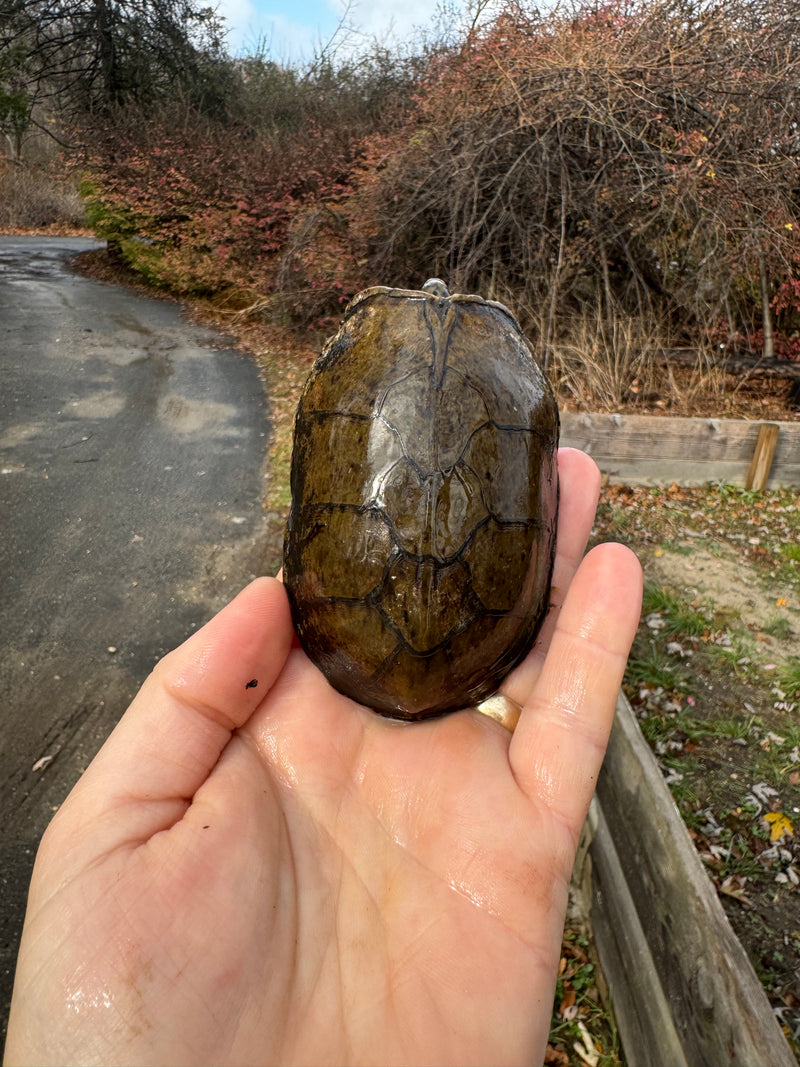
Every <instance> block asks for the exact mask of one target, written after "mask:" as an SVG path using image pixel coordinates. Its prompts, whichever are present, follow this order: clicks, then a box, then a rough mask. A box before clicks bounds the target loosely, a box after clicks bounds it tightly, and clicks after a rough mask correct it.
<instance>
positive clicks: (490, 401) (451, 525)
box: [283, 278, 559, 721]
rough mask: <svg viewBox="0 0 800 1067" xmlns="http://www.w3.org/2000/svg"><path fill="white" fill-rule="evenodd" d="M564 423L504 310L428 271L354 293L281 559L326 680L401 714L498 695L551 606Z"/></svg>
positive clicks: (311, 430) (299, 620)
mask: <svg viewBox="0 0 800 1067" xmlns="http://www.w3.org/2000/svg"><path fill="white" fill-rule="evenodd" d="M558 432H559V416H558V407H557V404H556V401H555V398H554V396H553V392H552V389H551V387H550V385H549V383H548V381H547V377H546V374H545V373H544V371H543V369H542V367H541V366H540V364H539V362H538V361H537V359H536V356H535V354H534V350H533V348H532V346H531V344H530V343H529V342H528V341H527V340H526V338H525V337H524V335H523V333H522V330H521V328H520V326H519V323H518V322H517V320H516V318H515V317H514V315H513V314H512V313H511V312H510V311H509V310H508V308H506V307H505V306H504V305H503V304H501V303H498V302H496V301H494V300H489V299H484V298H482V297H480V296H476V295H467V294H458V293H454V294H453V295H451V294H450V292H449V291H448V288H447V286H446V284H445V283H444V282H443V281H442V280H441V279H438V278H433V279H430V280H429V281H428V282H426V283H425V284H424V285H423V286H422V288H421V289H418V290H414V289H399V288H390V287H386V286H374V287H372V288H369V289H365V290H364V291H363V292H360V293H359V294H358V295H357V296H355V297H354V298H353V299H352V300H351V301H350V303H349V304H348V306H347V308H346V309H345V312H344V317H343V319H342V322H341V325H340V328H339V330H338V332H337V333H336V334H335V336H334V337H332V338H331V339H330V340H329V341H328V342H327V343H326V345H325V346H324V348H323V351H322V353H321V355H320V356H319V358H318V359H317V360H316V362H315V364H314V366H313V368H312V371H311V374H310V376H309V379H308V381H307V383H306V385H305V387H304V389H303V392H302V396H301V398H300V402H299V404H298V408H297V412H296V416H295V427H294V444H293V452H292V466H291V493H292V502H291V508H290V513H289V518H288V523H287V527H286V534H285V539H284V564H283V580H284V583H285V586H286V590H287V593H288V597H289V602H290V605H291V611H292V618H293V622H294V626H295V629H296V631H297V635H298V637H299V639H300V643H301V645H302V646H303V648H304V649H305V651H306V652H307V654H308V656H309V657H310V659H311V660H312V661H313V662H314V663H315V664H316V665H317V666H318V667H319V668H320V669H321V670H322V672H323V673H324V674H325V676H326V677H327V679H328V681H329V682H330V683H331V684H332V685H333V686H334V687H335V688H336V689H338V690H339V691H340V692H341V693H344V694H345V695H346V696H349V697H352V698H353V699H355V700H357V701H359V702H360V703H362V704H366V705H367V706H369V707H371V708H373V709H374V710H375V711H377V712H379V713H381V714H383V715H386V716H390V717H393V718H396V719H404V720H408V721H417V720H423V719H427V718H430V717H432V716H437V715H443V714H445V713H447V712H451V711H456V710H458V709H460V708H464V707H469V706H472V705H474V704H476V703H478V702H479V701H481V700H482V699H483V698H485V697H486V696H488V695H490V694H492V693H494V692H496V690H497V687H498V685H499V684H500V682H501V680H502V679H503V678H504V677H505V675H506V674H507V673H508V672H509V671H510V670H511V669H512V668H513V667H514V666H516V665H517V663H519V662H520V660H521V659H522V658H523V657H524V655H525V654H526V653H527V651H528V650H529V648H530V647H531V645H532V643H533V640H534V638H535V636H536V634H537V632H538V630H539V628H540V626H541V623H542V621H543V619H544V616H545V614H546V613H547V609H548V605H549V599H550V583H551V575H552V567H553V559H554V554H555V534H556V519H557V513H558V475H557V468H556V450H557V446H558Z"/></svg>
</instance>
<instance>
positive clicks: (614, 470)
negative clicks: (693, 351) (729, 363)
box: [561, 411, 800, 489]
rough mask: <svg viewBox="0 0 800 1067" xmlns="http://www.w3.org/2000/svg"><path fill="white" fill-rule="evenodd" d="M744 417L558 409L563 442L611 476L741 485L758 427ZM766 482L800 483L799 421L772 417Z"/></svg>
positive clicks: (637, 481) (641, 481)
mask: <svg viewBox="0 0 800 1067" xmlns="http://www.w3.org/2000/svg"><path fill="white" fill-rule="evenodd" d="M762 425H764V423H760V422H749V421H745V420H743V419H678V418H668V417H664V418H660V417H657V416H647V415H599V414H586V413H583V412H574V411H565V412H562V413H561V444H562V445H572V446H573V447H574V448H580V449H582V450H583V451H584V452H588V453H589V455H590V456H592V457H593V458H594V460H595V462H596V463H597V465H598V466H599V467H600V470H601V471H602V472H603V473H604V474H606V475H607V476H608V478H609V480H610V481H611V482H622V483H624V484H627V485H670V484H671V483H672V482H677V483H678V484H679V485H704V484H705V483H706V482H726V483H729V484H731V485H742V486H743V485H745V484H746V482H747V476H748V472H749V471H750V464H751V461H752V459H753V456H754V453H755V450H756V444H757V442H758V437H759V430H760V428H761V426H762ZM773 425H775V426H777V427H778V434H777V441H776V443H775V452H774V455H773V457H772V462H771V469H770V472H769V477H768V480H767V482H766V485H767V487H768V488H771V489H774V488H777V487H779V486H800V422H776V423H774V424H773Z"/></svg>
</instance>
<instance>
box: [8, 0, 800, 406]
mask: <svg viewBox="0 0 800 1067" xmlns="http://www.w3.org/2000/svg"><path fill="white" fill-rule="evenodd" d="M3 2H5V3H9V2H12V0H3ZM137 2H138V3H140V5H141V6H142V7H143V10H144V8H147V7H148V4H149V5H150V6H151V7H152V8H153V12H154V15H153V19H154V21H153V27H154V28H151V29H150V30H148V32H149V33H151V35H152V34H156V33H157V32H158V33H160V32H161V30H159V29H158V27H159V26H160V25H161V23H159V22H158V20H157V19H156V18H155V15H158V17H159V18H161V17H162V16H163V15H164V12H165V11H166V10H167V9H168V7H169V0H137ZM36 4H38V5H39V6H40V7H42V8H43V10H45V9H46V11H47V12H50V15H51V16H53V17H55V16H54V15H53V12H52V11H50V9H51V8H53V11H55V8H54V7H53V5H52V4H50V3H49V0H36ZM34 6H35V5H34ZM67 6H68V5H67ZM101 6H102V5H101ZM197 17H198V18H199V16H197ZM53 25H57V23H53ZM76 25H77V26H78V30H79V31H80V32H78V31H76V29H75V26H76ZM69 27H70V29H69V32H70V33H71V34H72V35H73V38H76V39H78V40H80V41H81V47H82V49H83V50H82V51H81V52H80V56H81V57H82V58H81V64H82V65H79V69H80V70H83V69H85V70H86V71H87V72H88V73H87V75H86V77H87V78H88V77H89V74H91V79H90V84H89V83H88V82H87V85H86V86H84V85H83V83H82V82H81V81H80V78H79V77H77V78H76V77H74V76H73V74H74V64H73V66H72V67H69V65H67V67H66V68H65V69H66V70H67V74H64V73H63V72H61V73H60V74H59V77H60V78H61V81H58V78H56V80H55V82H54V85H55V86H56V88H54V89H53V93H54V98H55V99H58V100H60V101H62V102H64V108H65V110H64V112H63V115H64V116H66V115H68V116H69V121H70V126H69V141H70V143H72V144H74V145H80V150H79V151H75V150H73V151H72V152H70V153H68V160H69V162H70V164H71V166H72V168H73V173H74V174H75V176H76V179H79V180H80V181H81V182H82V189H83V193H84V196H85V197H86V200H87V204H88V209H89V218H90V221H91V223H92V224H93V225H94V226H95V227H96V229H97V231H98V232H99V233H100V234H101V235H104V236H106V237H107V238H108V239H109V242H110V246H111V248H112V250H113V251H114V252H115V253H116V254H118V255H119V256H120V257H122V258H123V259H124V261H125V262H126V263H127V264H128V265H129V266H131V267H133V268H134V269H135V270H136V271H138V272H139V273H140V274H141V275H142V276H143V277H144V278H145V279H146V280H147V281H149V282H150V283H151V284H155V285H159V286H162V287H165V288H168V289H170V290H172V291H175V292H178V293H182V294H186V295H193V296H202V297H206V298H209V299H211V300H213V302H214V303H215V304H216V306H217V307H219V308H221V309H223V310H227V311H228V312H231V313H237V314H240V315H241V314H248V315H250V316H251V317H255V318H266V319H268V320H270V321H271V322H273V323H282V324H285V325H288V326H293V327H300V328H302V329H307V328H308V327H309V326H310V327H312V328H318V329H321V330H325V329H328V328H329V327H330V326H331V325H332V324H333V323H334V322H335V320H336V319H337V318H338V316H339V314H340V312H341V310H342V306H343V304H344V302H346V300H347V299H348V298H349V297H350V296H351V295H352V294H353V293H354V292H356V291H357V290H358V289H360V288H363V287H365V286H367V285H372V284H376V283H379V282H384V283H386V284H395V285H400V286H405V287H408V286H416V285H419V284H420V283H421V282H422V281H423V280H424V279H425V278H426V277H428V276H430V275H433V274H439V275H441V276H443V277H445V278H446V279H447V280H448V281H449V283H450V285H451V288H454V289H457V290H462V291H463V290H470V291H476V292H481V293H483V294H485V295H487V296H490V297H494V298H496V299H500V300H502V301H504V302H506V303H507V304H509V306H510V307H511V308H512V309H513V310H514V311H515V312H516V314H517V315H518V316H519V318H520V319H521V321H522V325H523V327H524V328H525V330H526V331H527V332H528V333H529V334H530V335H531V337H532V338H533V340H534V341H535V343H536V344H537V346H538V348H539V351H540V352H541V354H542V356H543V358H544V359H545V360H546V361H547V362H548V364H549V365H550V368H551V371H552V375H553V377H554V379H555V380H556V381H557V383H558V385H559V389H560V393H561V396H562V398H563V399H564V400H565V401H566V402H568V403H569V402H573V403H576V404H581V405H583V404H588V405H589V406H593V407H600V408H606V409H619V408H620V407H623V406H630V405H634V406H636V405H642V404H647V403H652V402H654V401H657V400H658V399H659V398H661V399H662V400H663V401H664V406H665V407H667V408H670V407H673V408H674V407H676V405H677V407H678V408H679V409H681V410H685V408H686V406H687V404H689V405H690V404H691V403H692V397H693V395H695V394H699V393H704V394H706V395H707V394H708V392H709V391H710V393H711V394H712V396H716V397H717V398H718V399H719V400H720V403H721V404H723V405H724V399H723V398H724V396H725V394H726V393H728V392H729V386H730V380H729V379H728V378H727V377H726V371H725V367H724V362H725V359H726V358H729V357H730V356H731V355H732V354H733V355H737V356H741V355H742V354H744V355H745V356H746V357H752V358H756V357H758V358H760V357H764V358H765V359H767V360H769V359H771V358H772V357H773V356H777V357H779V358H782V359H786V360H795V359H796V358H797V356H798V354H800V277H798V276H800V246H799V245H798V241H799V240H800V211H799V210H798V193H799V192H800V183H798V174H799V172H798V161H799V160H800V130H799V129H798V125H797V122H798V89H797V86H798V84H799V80H798V74H799V73H800V33H798V28H799V27H800V2H799V0H780V2H778V3H776V2H774V0H733V2H732V3H727V4H724V5H722V4H716V3H712V2H709V0H611V2H608V3H597V2H590V0H575V2H567V3H564V4H559V5H557V6H556V8H555V9H554V10H551V11H549V12H547V13H542V12H540V11H539V10H538V9H537V8H535V7H534V6H533V5H531V4H528V3H524V2H521V0H507V2H505V3H504V4H503V5H502V7H501V9H500V11H499V14H498V15H497V16H496V17H495V18H494V19H492V20H491V21H484V22H480V21H477V22H475V23H473V24H470V25H468V26H466V27H465V28H464V29H463V30H462V31H460V32H450V33H449V35H442V36H441V37H440V38H439V39H438V40H437V39H434V38H431V39H429V40H428V41H426V42H423V43H422V44H421V45H420V46H419V49H418V51H417V53H415V54H406V55H402V56H401V55H398V54H396V53H389V52H387V51H386V50H385V49H382V48H380V47H378V46H376V47H375V48H374V49H373V50H372V51H370V52H362V53H361V54H359V55H358V56H355V57H354V56H353V55H352V54H351V55H350V58H349V59H346V60H342V59H337V58H336V57H335V56H334V55H325V54H323V55H321V56H317V57H316V58H315V59H314V60H313V61H312V62H311V63H309V64H307V65H306V66H304V67H297V68H291V67H287V66H285V65H281V64H279V63H276V62H275V61H273V60H272V59H270V58H269V57H268V56H265V55H263V54H261V55H252V56H249V57H245V58H240V59H236V60H233V59H231V58H229V57H225V56H224V55H221V54H220V53H219V49H218V47H217V45H216V44H214V43H213V41H211V40H210V38H209V37H208V32H207V30H206V29H204V30H203V33H204V34H205V37H204V38H203V40H204V41H205V42H206V43H205V45H204V46H203V47H204V48H205V51H203V50H202V49H199V47H194V46H193V49H191V48H190V49H188V51H187V50H184V52H182V53H181V65H180V66H179V67H178V68H176V70H175V72H174V76H173V78H172V81H170V80H169V79H168V78H165V77H164V71H163V70H161V69H160V68H159V69H158V70H157V71H155V72H154V71H152V70H151V69H150V66H147V73H148V79H150V81H149V82H148V85H151V86H153V85H154V86H156V87H157V88H158V92H157V93H156V92H155V91H150V90H148V91H147V92H145V88H144V87H143V86H142V85H141V84H140V82H141V78H140V74H141V72H140V71H139V70H138V67H136V68H135V69H133V70H130V69H128V68H127V67H125V68H124V69H121V70H117V69H116V68H108V69H106V67H104V66H103V63H104V62H106V58H105V52H104V51H103V48H104V47H105V45H104V42H103V41H102V40H101V41H100V42H99V44H98V46H97V48H95V49H94V51H93V50H92V47H90V44H91V40H90V42H89V45H87V43H86V39H85V37H86V34H88V33H89V32H90V30H91V27H89V28H88V29H87V28H86V27H83V24H82V23H75V22H74V20H73V22H71V23H70V24H69ZM118 32H119V33H120V34H122V35H123V36H124V35H125V34H127V35H128V37H130V34H131V33H135V32H139V30H138V29H136V30H135V31H134V30H133V29H131V28H130V27H127V28H126V25H121V27H120V28H119V30H118ZM170 32H172V30H170ZM81 35H83V36H81ZM124 40H125V41H127V43H128V45H130V41H129V40H128V38H127V37H125V38H124ZM158 40H160V38H158ZM1 45H2V41H0V46H1ZM48 47H49V46H48ZM119 51H120V54H121V55H130V54H132V53H131V50H130V48H128V51H127V52H126V51H125V50H124V49H122V48H120V49H119ZM63 52H64V50H63V48H62V49H61V51H56V52H53V51H52V49H51V51H50V52H47V56H48V57H51V58H49V59H48V62H50V64H51V66H52V65H53V60H52V56H53V55H56V56H58V57H61V56H63ZM0 53H2V47H0ZM154 54H155V53H154ZM342 54H343V53H340V55H342ZM1 61H2V55H1V54H0V82H2V76H3V71H2V62H1ZM9 62H10V61H9ZM148 62H150V61H148ZM152 62H154V63H156V64H157V63H158V62H161V63H163V62H166V60H163V59H161V60H158V59H153V60H152ZM6 65H7V66H8V62H7V64H6ZM151 65H152V64H151ZM37 69H38V68H37ZM70 72H73V73H70ZM101 75H102V77H101ZM68 76H69V77H71V78H72V81H71V82H69V81H68V80H66V81H65V79H66V78H68ZM53 77H55V76H53ZM137 77H139V78H140V80H139V81H137V80H136V78H137ZM37 78H38V80H37V81H36V83H35V84H36V89H37V92H39V93H40V95H41V86H42V76H37ZM46 81H47V80H46V78H45V83H46ZM65 85H66V86H67V88H65V87H64V86H65ZM170 85H172V86H173V90H172V92H170V90H169V86H170ZM104 86H105V87H106V88H105V92H106V96H105V97H103V95H102V92H103V91H104V90H103V87H104ZM0 88H1V86H0ZM56 89H57V92H56ZM112 89H113V92H112ZM90 90H91V92H90ZM87 94H89V95H87ZM92 94H93V95H92ZM6 97H7V100H11V99H12V97H11V96H10V95H9V94H8V93H7V94H6ZM14 99H17V98H16V97H14ZM87 100H91V106H88V105H87V104H86V101H87ZM67 103H68V104H69V107H67ZM8 107H9V108H10V107H11V105H8ZM7 110H8V108H7ZM12 111H13V109H12ZM12 111H8V114H9V115H10V114H12ZM0 112H2V95H1V94H0ZM0 121H2V114H0ZM65 129H66V127H65ZM676 348H677V349H681V350H683V351H684V352H686V351H687V350H688V351H690V352H691V353H693V356H694V358H695V367H694V375H693V376H692V375H687V374H682V375H679V376H676V375H675V374H674V373H673V372H672V371H671V370H670V369H669V368H665V366H664V361H663V358H662V356H663V353H664V351H665V350H668V351H669V350H674V349H676ZM728 369H729V370H730V369H731V368H728ZM740 369H741V368H740V367H736V368H733V373H734V374H735V375H739V374H740Z"/></svg>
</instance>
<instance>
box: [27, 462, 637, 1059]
mask: <svg viewBox="0 0 800 1067" xmlns="http://www.w3.org/2000/svg"><path fill="white" fill-rule="evenodd" d="M560 473H561V486H562V506H561V512H560V516H559V544H558V558H557V563H556V571H555V575H554V597H553V599H554V602H555V604H554V607H553V609H552V611H551V613H550V615H549V616H548V619H547V622H546V624H545V627H544V630H543V632H542V634H541V635H540V638H539V640H538V641H537V645H536V647H535V649H534V650H533V651H532V653H531V654H530V655H529V657H528V659H527V660H526V661H525V662H524V663H523V664H522V665H521V666H520V667H519V668H518V669H517V671H515V672H514V674H512V675H511V676H510V677H509V679H507V682H506V684H505V685H504V689H505V690H506V691H507V692H508V693H509V695H512V696H513V697H514V699H516V700H517V701H518V702H519V703H520V704H522V705H523V707H524V710H523V713H522V716H521V719H520V722H519V725H518V727H517V729H516V731H515V733H514V734H513V736H512V735H510V734H509V733H508V731H506V730H505V729H504V728H503V727H502V726H500V725H498V724H497V723H495V722H494V721H492V720H491V719H489V718H487V717H485V716H483V715H480V714H479V713H477V712H475V711H465V712H459V713H457V714H455V715H450V716H446V717H444V718H442V719H437V720H434V721H429V722H425V723H419V724H401V723H396V722H392V721H389V720H386V719H383V718H380V717H379V716H377V715H375V714H374V713H373V712H371V711H369V710H367V709H366V708H363V707H361V706H360V705H358V704H356V703H354V702H353V701H351V700H349V699H347V698H345V697H343V696H341V695H339V694H338V693H336V692H335V691H333V690H332V689H331V688H330V687H329V686H328V684H327V682H326V681H325V679H324V678H323V677H322V675H321V674H320V673H319V672H318V671H317V670H316V668H314V667H313V666H312V665H311V664H310V662H309V661H308V660H307V658H306V657H305V655H304V653H303V652H302V650H301V649H300V648H298V647H297V646H296V644H293V643H292V636H293V635H292V629H291V622H290V617H289V612H288V607H287V603H286V597H285V594H284V591H283V588H282V586H281V585H280V583H279V582H277V581H275V580H274V579H260V580H259V581H257V582H255V583H253V584H252V585H251V586H249V587H248V588H247V589H246V590H245V591H244V592H243V593H241V594H240V595H239V597H237V598H236V600H234V601H233V602H232V603H231V604H230V605H228V607H227V608H225V609H224V610H223V611H222V612H221V613H220V614H219V615H218V616H217V617H216V618H215V619H213V620H212V621H211V622H210V623H209V624H208V625H207V626H206V627H205V628H204V629H203V630H202V631H200V632H199V633H198V634H196V635H195V636H194V637H192V638H191V639H190V640H189V641H188V642H187V643H186V644H185V645H183V646H182V647H181V648H180V649H178V650H177V651H176V652H174V653H172V654H171V655H170V656H168V657H166V658H165V659H164V660H163V661H162V662H161V664H159V666H158V667H157V668H156V670H155V672H154V673H153V675H152V676H151V678H150V679H148V681H147V682H146V683H145V685H144V687H143V688H142V690H141V692H140V693H139V695H138V696H137V698H136V700H135V701H134V703H133V704H132V705H131V708H130V709H129V711H128V712H127V714H126V715H125V716H124V717H123V719H122V720H121V722H120V724H119V726H118V727H117V729H116V730H115V731H114V733H113V734H112V736H111V737H110V738H109V740H108V742H107V743H106V745H105V746H104V748H103V749H102V750H101V752H100V753H99V755H98V756H97V758H96V759H95V761H94V762H93V764H92V765H91V767H90V768H89V770H88V771H87V772H86V774H85V775H84V776H83V778H82V779H81V781H80V782H79V783H78V785H77V786H76V788H75V789H74V790H73V792H72V794H71V795H70V797H69V798H68V799H67V801H66V802H65V803H64V805H63V806H62V808H61V809H60V811H59V812H58V814H57V816H56V818H55V819H54V820H53V823H52V824H51V826H50V828H49V829H48V831H47V833H46V835H45V837H44V839H43V842H42V846H41V849H40V852H39V856H38V858H37V863H36V869H35V872H34V878H33V883H32V887H31V895H30V900H29V908H28V915H27V918H26V925H25V930H24V934H23V943H22V948H21V952H20V961H19V966H18V972H17V980H16V985H15V991H14V1001H13V1004H12V1013H11V1019H10V1025H9V1037H8V1043H7V1049H6V1055H7V1061H8V1062H9V1063H16V1062H35V1063H45V1062H68V1063H88V1062H99V1063H107V1064H110V1063H133V1062H135V1063H150V1062H155V1063H170V1064H178V1063H214V1064H221V1063H237V1064H238V1063H281V1064H290V1063H309V1064H312V1063H313V1064H322V1063H372V1064H375V1063H387V1064H388V1063H414V1064H422V1063H481V1062H487V1063H509V1064H510V1063H516V1062H519V1063H529V1064H530V1063H535V1062H537V1058H538V1059H539V1060H540V1059H541V1055H542V1051H543V1049H544V1045H545V1042H546V1038H547V1028H548V1024H549V1018H550V1007H551V1004H552V995H553V984H554V981H555V969H556V964H557V961H558V954H559V946H560V938H561V929H562V924H563V916H564V909H565V906H566V893H567V884H568V881H569V876H570V872H571V868H572V862H573V858H574V853H575V848H576V844H577V839H578V835H579V832H580V828H581V825H582V821H583V818H584V816H585V812H586V809H587V806H588V803H589V800H590V797H591V794H592V790H593V788H594V782H595V780H596V776H597V773H598V770H599V766H600V762H601V760H602V755H603V751H604V748H605V743H606V740H607V735H608V731H609V728H610V723H611V718H612V714H613V706H614V700H615V696H616V692H617V689H618V687H619V682H620V678H621V674H622V670H623V667H624V662H625V657H626V655H627V652H628V649H629V645H630V641H631V639H632V636H633V631H634V629H635V626H636V621H637V619H638V611H639V603H640V572H639V568H638V564H637V563H636V561H635V559H634V558H633V557H632V556H631V555H630V553H628V552H627V550H625V549H623V548H621V546H618V545H604V546H600V547H599V548H597V549H595V550H594V551H593V552H591V553H590V554H589V555H588V556H587V557H586V559H585V560H584V561H583V563H582V564H581V566H580V568H579V570H578V572H577V574H576V575H575V577H574V578H573V573H574V571H575V567H576V566H577V563H578V560H579V558H580V556H581V554H582V552H583V549H584V545H585V541H586V537H587V534H588V530H589V527H590V525H591V519H592V515H593V513H594V507H595V503H596V494H597V484H598V479H597V472H596V468H594V465H593V464H592V463H591V461H590V460H588V459H587V458H586V457H585V456H583V455H582V454H581V453H576V452H573V451H571V450H563V451H562V453H561V456H560ZM568 587H569V591H568V593H567V589H568ZM565 594H566V597H565ZM562 601H563V607H562V606H561V604H562ZM254 682H256V683H257V684H255V685H254V684H253V683H254Z"/></svg>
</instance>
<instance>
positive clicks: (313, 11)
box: [217, 0, 466, 60]
mask: <svg viewBox="0 0 800 1067" xmlns="http://www.w3.org/2000/svg"><path fill="white" fill-rule="evenodd" d="M452 6H454V7H466V0H463V2H462V0H456V3H454V4H453V5H452ZM346 7H347V8H348V11H347V23H348V25H349V26H350V27H351V28H352V29H353V30H355V31H356V32H358V33H364V34H365V35H366V36H367V37H373V36H376V35H377V36H378V37H380V38H387V37H388V36H389V35H394V38H395V39H397V40H401V41H402V40H407V39H408V38H409V37H410V36H411V35H412V32H413V30H414V28H415V27H418V26H425V25H426V24H430V22H431V19H432V17H434V16H435V13H436V9H437V4H436V0H351V2H350V4H349V5H347V4H346V3H345V2H344V0H220V2H219V4H218V6H217V10H218V12H219V14H220V15H223V16H224V17H225V20H226V25H227V26H228V27H229V30H230V32H229V34H228V44H229V47H230V49H231V51H232V52H233V53H234V54H236V53H239V52H241V51H243V50H247V51H253V50H254V48H255V45H256V42H257V41H259V40H263V41H265V42H267V43H268V44H269V45H270V54H271V55H272V56H273V57H274V58H275V59H277V60H296V59H303V58H311V57H312V56H313V54H314V50H315V48H319V46H320V45H322V44H324V43H325V42H327V41H328V40H329V39H330V37H331V35H332V34H333V33H334V32H335V31H336V27H337V26H338V24H339V22H340V20H341V18H342V15H343V13H344V11H345V8H346Z"/></svg>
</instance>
